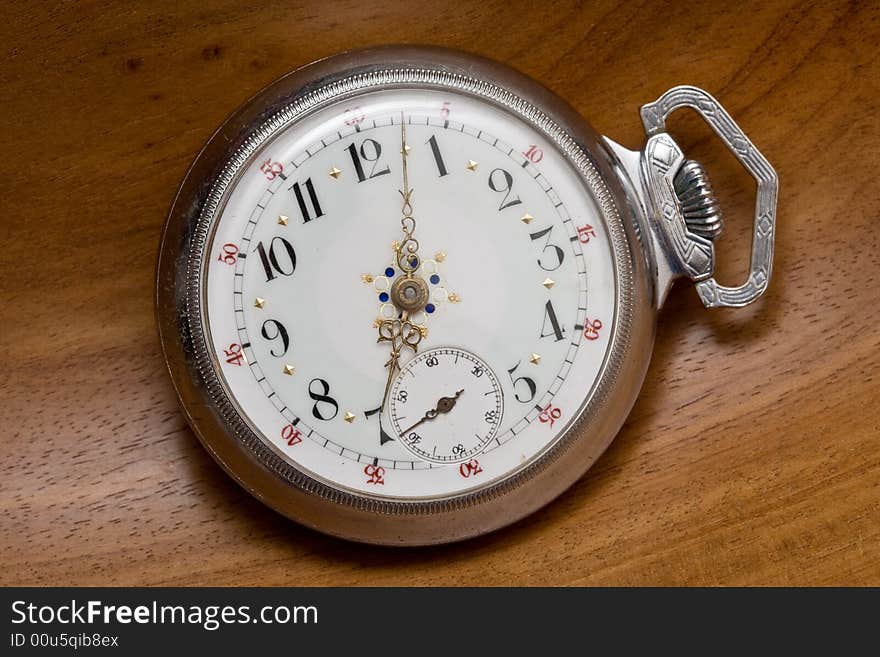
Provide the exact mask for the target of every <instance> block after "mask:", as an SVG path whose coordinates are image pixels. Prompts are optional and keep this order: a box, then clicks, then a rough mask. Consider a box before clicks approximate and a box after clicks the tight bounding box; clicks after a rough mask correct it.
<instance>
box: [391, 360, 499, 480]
mask: <svg viewBox="0 0 880 657" xmlns="http://www.w3.org/2000/svg"><path fill="white" fill-rule="evenodd" d="M389 396H390V406H389V415H390V419H391V424H392V426H393V427H394V432H395V434H396V435H397V436H398V437H399V440H400V442H401V444H402V445H403V446H404V447H406V448H407V449H408V450H409V451H410V452H412V453H413V454H414V455H415V456H417V457H418V458H420V459H422V460H425V461H429V462H432V463H459V462H463V461H467V460H469V459H472V458H473V457H475V456H477V455H478V454H480V453H481V452H482V451H483V450H484V449H485V448H486V447H487V446H488V445H489V443H490V442H491V441H492V439H493V438H494V437H495V434H496V433H498V429H499V428H500V427H501V417H502V415H503V414H504V395H503V393H502V391H501V386H500V385H499V383H498V379H497V377H496V376H495V373H494V372H493V371H492V368H490V367H489V366H488V365H487V364H486V363H485V361H483V360H482V359H480V358H478V357H477V356H475V355H474V354H472V353H470V352H468V351H465V350H464V349H458V348H454V347H440V348H437V349H431V350H430V351H425V352H423V353H421V354H419V355H418V356H416V357H415V358H413V359H412V360H410V361H409V362H408V363H407V364H406V365H405V366H404V367H403V369H402V370H401V372H400V374H398V376H397V378H396V379H395V381H394V384H393V385H392V388H391V391H390V395H389Z"/></svg>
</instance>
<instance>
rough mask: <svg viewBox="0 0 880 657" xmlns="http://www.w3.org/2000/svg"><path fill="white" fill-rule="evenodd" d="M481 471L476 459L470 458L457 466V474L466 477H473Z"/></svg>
mask: <svg viewBox="0 0 880 657" xmlns="http://www.w3.org/2000/svg"><path fill="white" fill-rule="evenodd" d="M482 471H483V468H482V466H481V465H480V462H479V461H478V460H477V459H471V460H470V461H468V462H467V463H462V464H461V465H460V466H458V474H460V475H461V476H462V477H464V478H465V479H467V478H468V477H473V476H476V475H478V474H480V473H481V472H482Z"/></svg>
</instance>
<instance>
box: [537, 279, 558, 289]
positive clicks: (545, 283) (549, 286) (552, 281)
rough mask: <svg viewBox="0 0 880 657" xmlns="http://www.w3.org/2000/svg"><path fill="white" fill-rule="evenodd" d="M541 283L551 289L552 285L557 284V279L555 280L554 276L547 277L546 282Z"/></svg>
mask: <svg viewBox="0 0 880 657" xmlns="http://www.w3.org/2000/svg"><path fill="white" fill-rule="evenodd" d="M541 285H543V286H544V287H546V288H547V289H548V290H549V289H550V288H551V287H553V286H554V285H556V281H554V280H553V279H552V278H545V279H544V282H543V283H541Z"/></svg>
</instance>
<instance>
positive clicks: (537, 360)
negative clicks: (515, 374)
mask: <svg viewBox="0 0 880 657" xmlns="http://www.w3.org/2000/svg"><path fill="white" fill-rule="evenodd" d="M529 362H530V363H531V364H532V365H537V364H538V363H540V362H541V354H532V357H531V358H529Z"/></svg>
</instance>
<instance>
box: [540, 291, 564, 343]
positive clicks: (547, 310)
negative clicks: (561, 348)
mask: <svg viewBox="0 0 880 657" xmlns="http://www.w3.org/2000/svg"><path fill="white" fill-rule="evenodd" d="M547 322H550V328H551V331H550V332H549V333H545V331H546V330H547ZM551 335H553V336H555V337H556V342H559V341H560V340H562V339H563V338H564V337H565V329H564V328H563V327H562V326H561V325H560V324H559V320H558V319H557V318H556V311H555V310H554V309H553V302H552V301H549V300H548V301H547V304H546V305H545V306H544V324H543V325H542V326H541V337H542V338H547V337H550V336H551Z"/></svg>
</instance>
